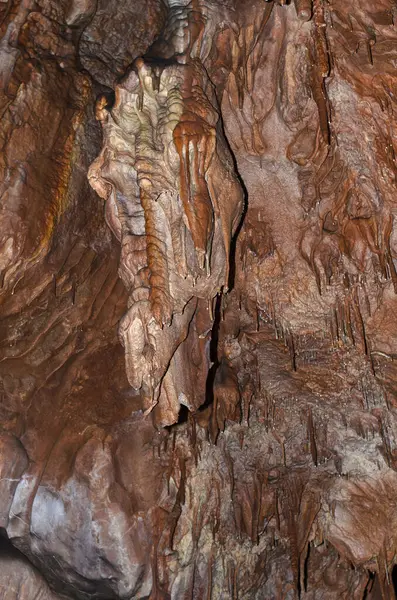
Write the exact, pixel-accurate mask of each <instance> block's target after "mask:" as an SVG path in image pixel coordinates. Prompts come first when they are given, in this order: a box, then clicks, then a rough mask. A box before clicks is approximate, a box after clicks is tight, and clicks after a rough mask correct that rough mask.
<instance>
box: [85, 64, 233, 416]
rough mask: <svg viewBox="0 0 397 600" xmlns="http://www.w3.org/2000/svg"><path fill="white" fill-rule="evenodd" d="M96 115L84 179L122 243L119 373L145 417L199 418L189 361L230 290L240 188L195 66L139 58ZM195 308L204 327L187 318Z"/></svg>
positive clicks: (199, 398) (200, 397)
mask: <svg viewBox="0 0 397 600" xmlns="http://www.w3.org/2000/svg"><path fill="white" fill-rule="evenodd" d="M97 118H98V119H99V120H100V121H101V122H102V127H103V132H104V147H103V149H102V152H101V154H100V156H99V158H98V159H97V160H96V161H95V162H94V163H93V164H92V166H91V168H90V171H89V179H90V182H91V185H92V186H93V188H94V189H95V190H96V191H97V192H98V194H99V195H100V196H101V197H102V198H104V199H105V200H106V215H107V221H108V223H109V225H110V227H111V229H112V230H113V232H114V233H115V235H116V236H117V238H118V239H119V241H120V242H121V245H122V252H121V258H120V260H121V265H120V274H121V277H122V279H123V281H124V283H125V285H126V288H127V289H128V290H129V310H128V312H127V314H126V315H125V316H124V317H123V319H122V321H121V323H120V336H121V339H122V343H123V345H124V347H125V352H126V365H127V376H128V380H129V382H130V383H131V385H132V387H133V388H134V389H135V390H137V391H139V390H142V394H143V395H144V396H145V397H147V398H148V404H149V407H148V408H147V409H146V410H150V409H151V408H152V407H153V406H154V405H155V404H157V402H160V409H161V412H160V415H161V416H160V419H161V422H162V424H163V425H171V424H172V423H174V422H176V421H177V419H178V413H179V405H180V404H184V405H186V406H193V407H194V408H196V409H197V408H198V407H199V406H200V404H202V403H203V402H204V400H205V385H204V386H201V387H200V388H197V382H196V381H195V379H196V378H195V377H194V376H193V377H192V375H193V373H191V372H190V370H191V369H190V366H191V365H190V363H191V355H190V352H191V350H192V349H193V345H194V346H196V347H197V348H200V338H201V339H206V338H208V334H209V332H210V331H211V329H212V325H213V320H214V316H213V304H214V300H215V298H216V295H217V294H220V293H221V292H222V291H223V290H225V291H226V290H227V288H228V284H229V271H230V268H229V255H230V245H231V241H232V238H233V236H234V234H235V232H236V230H237V226H238V225H239V222H240V219H241V215H242V211H243V191H242V188H241V186H240V183H239V181H238V179H237V177H236V175H235V173H234V165H233V161H232V157H231V154H230V151H229V148H228V146H227V143H226V140H225V138H224V135H223V131H222V124H221V120H220V115H219V111H218V108H217V100H216V95H215V90H214V89H213V86H212V84H211V82H210V81H209V80H208V76H207V74H206V72H205V70H204V68H203V66H202V65H201V63H200V62H198V61H191V62H187V63H185V62H183V63H182V64H181V63H179V62H174V63H172V62H170V63H169V64H162V63H161V62H155V61H154V60H153V59H151V60H149V61H147V62H145V61H144V60H143V59H141V58H139V59H137V60H136V61H135V63H134V65H133V67H132V70H131V71H130V73H129V74H128V75H127V76H126V78H125V80H124V81H123V83H122V84H120V85H119V86H118V87H117V88H116V98H115V103H114V106H113V107H112V109H111V111H108V110H107V105H106V98H105V97H102V98H101V99H100V100H99V104H98V107H97ZM199 302H200V305H202V304H203V302H204V306H200V307H198V303H199ZM198 308H199V309H201V311H202V312H204V313H206V314H204V315H203V317H202V318H201V321H203V323H198V319H195V318H194V317H195V313H196V311H197V310H198ZM203 325H204V327H203ZM200 326H201V327H200ZM189 330H190V331H189ZM189 333H191V335H190V336H189ZM188 336H189V337H188ZM186 340H187V341H188V344H189V349H190V352H188V353H186V351H185V350H184V349H183V347H182V348H181V344H183V343H184V342H185V341H186ZM206 345H207V346H208V344H206ZM200 350H201V352H202V354H204V356H203V358H202V360H200V362H208V360H207V361H206V358H207V359H209V356H208V357H206V356H205V354H207V355H208V352H206V351H205V346H204V345H203V344H201V348H200ZM185 363H186V364H185ZM208 368H209V366H208V367H207V369H206V371H208ZM201 380H202V381H204V383H205V377H201ZM162 405H164V407H163V406H162Z"/></svg>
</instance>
